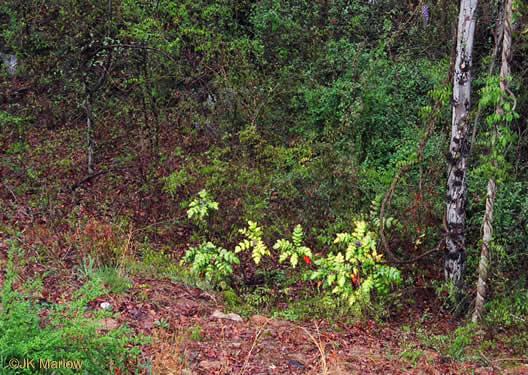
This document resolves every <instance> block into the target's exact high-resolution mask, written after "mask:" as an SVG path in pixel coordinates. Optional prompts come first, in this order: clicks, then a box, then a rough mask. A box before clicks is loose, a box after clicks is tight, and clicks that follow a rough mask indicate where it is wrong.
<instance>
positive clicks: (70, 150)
mask: <svg viewBox="0 0 528 375" xmlns="http://www.w3.org/2000/svg"><path fill="white" fill-rule="evenodd" d="M16 89H17V86H16V84H14V85H13V87H11V88H5V89H4V90H5V91H6V93H4V97H5V98H10V97H11V96H12V95H11V94H10V93H9V92H7V91H9V90H10V91H13V92H14V91H16ZM28 95H29V94H28ZM33 95H34V96H35V98H36V97H38V93H33ZM35 98H33V100H37V101H38V99H35ZM17 100H18V99H17ZM42 108H45V105H44V104H43V105H42ZM49 116H50V115H49V113H48V112H46V111H45V110H43V112H42V113H40V114H37V116H36V117H37V120H35V123H37V124H40V125H39V126H36V127H33V128H29V129H26V130H24V131H23V134H22V133H21V131H20V129H19V132H18V133H17V131H13V130H12V129H3V130H2V133H3V134H2V139H1V140H2V143H1V144H0V146H1V147H0V151H1V153H2V163H1V165H0V181H2V185H1V188H0V208H1V210H0V262H1V264H2V267H3V268H5V266H6V264H7V257H8V251H9V247H10V246H9V244H8V240H9V239H13V238H16V239H17V240H18V241H19V243H20V244H21V247H23V249H24V252H23V254H22V255H21V257H20V258H19V259H18V261H17V266H16V267H17V273H18V277H19V282H18V284H17V285H18V286H20V285H21V284H22V283H23V281H25V280H30V279H32V278H35V277H40V278H41V280H42V283H43V286H42V290H41V291H40V292H39V295H38V296H37V297H38V298H39V299H40V300H41V301H46V302H47V303H51V304H56V303H64V302H65V301H69V300H71V299H72V296H73V295H74V292H75V291H76V290H78V289H79V288H80V287H81V285H82V284H83V282H82V280H81V279H80V278H79V277H78V275H79V266H80V262H81V260H82V259H83V257H84V256H86V255H88V254H94V256H96V257H98V258H99V259H109V258H112V257H114V258H115V256H116V249H119V251H120V252H119V253H118V259H117V261H119V260H120V259H121V258H119V257H122V259H125V258H127V257H130V258H134V257H136V255H135V254H137V253H138V249H139V248H140V247H141V246H143V245H142V244H141V243H142V242H141V241H143V238H142V236H143V235H144V234H145V233H146V232H147V229H152V228H154V227H156V226H158V224H159V223H162V222H165V223H169V226H172V229H171V231H170V232H168V231H167V230H166V229H164V228H166V227H167V226H163V225H159V230H156V231H154V232H150V234H151V237H152V238H155V239H156V240H157V241H158V242H159V243H163V242H164V241H165V239H166V238H168V237H170V239H171V241H170V242H167V241H165V242H166V243H169V244H170V245H169V246H168V247H166V248H165V249H166V250H167V248H169V247H170V248H179V250H178V251H179V253H178V254H177V255H178V257H181V255H182V251H184V250H185V245H188V243H186V241H188V240H189V237H190V232H191V230H190V228H189V226H188V225H185V224H178V225H175V224H174V222H175V221H174V220H172V219H171V214H172V215H173V214H174V211H172V212H171V211H170V209H169V208H167V206H170V205H171V204H172V203H170V202H169V203H163V202H168V199H167V197H163V196H160V194H161V193H160V192H159V191H149V190H148V189H147V190H145V189H143V188H142V187H143V186H145V185H146V184H147V177H148V178H152V176H147V177H145V176H146V172H145V171H147V170H148V166H149V165H151V161H150V160H148V158H137V159H134V158H132V160H133V164H134V165H132V166H131V165H125V166H118V167H113V166H115V165H117V163H118V162H120V161H123V160H124V161H123V163H125V164H126V157H122V155H126V152H127V150H126V147H140V148H142V147H144V148H145V149H146V148H147V146H146V145H145V144H144V143H145V142H143V143H142V140H141V134H139V136H138V138H137V139H135V140H134V139H133V138H132V137H131V136H130V133H128V132H127V128H126V125H123V129H124V131H123V132H122V133H121V134H118V135H115V134H114V135H109V134H106V135H105V136H104V137H103V135H102V134H99V135H100V137H101V138H102V139H110V140H111V141H108V143H107V144H105V145H103V146H101V148H100V152H101V154H104V157H100V158H99V159H98V163H99V165H107V167H108V166H111V167H109V168H108V169H107V170H106V171H107V172H104V170H101V171H103V172H104V173H101V175H100V177H98V178H93V179H90V180H83V176H84V175H85V173H84V160H85V152H84V146H83V145H84V135H83V132H82V129H83V124H82V123H78V124H77V125H74V126H70V127H66V126H65V127H64V128H59V129H57V128H52V127H47V126H48V125H49V121H46V119H47V117H49ZM80 117H82V116H80ZM50 121H51V120H50ZM55 121H56V120H55ZM104 129H105V128H104V127H101V129H100V131H101V133H102V132H104V131H105V130H104ZM120 137H121V138H120ZM161 140H162V142H165V143H164V144H166V145H167V148H170V147H172V145H171V144H170V143H171V142H173V143H174V142H175V143H177V144H179V145H180V146H182V148H183V149H184V151H186V147H187V143H186V142H187V141H188V139H187V138H182V139H176V137H174V133H173V132H172V130H171V129H167V132H166V136H165V137H164V136H163V134H162V136H161ZM136 141H137V142H136ZM118 144H119V145H120V148H119V150H120V151H119V152H118V151H116V150H117V149H118V148H117V146H116V145H118ZM188 147H197V146H196V144H194V145H192V144H191V145H188ZM103 151H104V152H103ZM142 151H145V150H139V151H138V150H136V152H137V154H141V152H142ZM131 154H132V153H131ZM137 154H136V155H137ZM144 154H148V152H146V151H145V152H144ZM175 160H176V159H171V158H170V157H169V159H168V161H167V163H166V166H165V167H161V168H159V169H158V171H157V172H159V175H158V176H156V177H160V176H163V175H166V174H167V170H173V169H174V168H176V164H177V161H175ZM164 168H165V170H164ZM75 182H77V183H79V182H80V183H79V184H78V186H77V187H76V188H72V187H73V186H74V183H75ZM163 204H165V205H166V206H163ZM122 217H128V218H133V219H132V220H129V222H128V223H129V226H128V225H127V226H125V227H124V228H123V226H121V225H120V224H118V223H119V221H120V219H121V218H122ZM151 218H153V219H152V220H156V221H149V220H150V219H151ZM182 221H183V220H182ZM131 223H133V225H132V224H131ZM129 227H130V230H129ZM131 239H132V243H131ZM143 250H144V249H143ZM168 251H169V252H170V249H169V250H168ZM144 253H145V252H144ZM143 255H144V254H143ZM24 257H25V258H24ZM114 260H115V259H114ZM76 267H77V268H76ZM128 277H129V282H130V284H129V286H128V287H127V290H126V292H122V293H109V294H107V295H105V296H102V297H99V298H97V299H96V300H94V301H92V302H91V303H90V309H92V310H100V309H101V308H102V307H101V304H102V303H103V302H107V303H109V304H110V306H111V307H112V309H113V311H114V312H116V313H117V314H116V315H115V317H112V318H106V319H104V320H103V321H102V322H101V331H102V332H104V331H105V330H112V329H116V328H117V327H119V326H121V325H123V324H127V325H128V326H129V327H131V328H132V329H133V330H134V332H135V333H136V335H141V334H143V335H146V336H149V337H151V338H152V342H151V343H149V344H146V345H143V346H141V351H142V356H141V358H143V359H148V360H150V361H151V363H152V369H153V373H155V374H160V375H161V374H221V375H225V374H252V375H257V374H380V373H383V374H503V373H510V374H528V365H526V364H523V363H527V358H526V356H522V355H519V354H518V353H515V352H514V351H512V350H511V349H509V346H507V345H503V344H504V342H505V341H507V337H508V334H507V333H505V334H504V335H503V333H500V334H497V332H491V331H478V332H476V333H474V334H472V335H469V334H468V333H467V332H466V333H459V336H457V334H456V333H455V332H456V330H457V328H458V327H460V326H461V325H462V324H463V323H461V322H460V319H458V318H455V317H453V316H452V315H450V314H449V313H448V312H446V311H444V310H443V308H442V307H441V302H440V301H439V299H438V297H437V296H436V294H435V293H434V288H432V287H430V286H428V287H425V286H417V287H416V289H414V290H413V291H412V300H414V301H418V302H417V303H412V302H405V306H404V307H403V309H402V311H400V312H399V314H397V315H395V316H392V317H391V319H390V320H385V321H374V320H357V321H356V322H355V323H350V321H349V320H348V321H347V320H345V319H340V318H336V319H331V320H330V319H326V318H319V319H304V318H303V319H297V320H293V321H290V320H280V319H272V318H269V317H267V316H265V315H266V314H265V313H264V312H261V313H255V312H254V311H252V312H247V313H243V312H241V311H240V310H236V311H237V312H239V313H240V314H241V315H242V316H240V315H236V314H234V315H222V314H224V313H225V314H228V313H230V312H232V310H233V309H232V308H229V307H226V306H227V304H226V303H225V301H224V299H223V297H222V296H221V295H220V294H217V293H215V292H212V291H206V290H201V289H198V288H195V287H190V286H189V285H188V284H185V283H181V282H178V281H174V279H169V278H166V277H162V276H158V277H156V276H155V274H154V273H153V274H152V276H151V277H145V276H143V274H142V273H141V272H139V273H133V272H131V273H130V274H129V275H128ZM4 279H5V272H3V273H2V274H1V275H0V281H1V282H2V283H3V281H4ZM260 314H262V315H260ZM268 315H269V314H268ZM464 335H467V336H470V338H469V339H468V338H467V337H465V336H464ZM457 339H458V341H457ZM466 339H468V340H469V343H468V342H467V340H466ZM501 340H502V341H501ZM460 342H462V344H460ZM484 342H489V343H490V345H489V346H490V348H491V349H490V350H489V351H483V349H482V348H483V346H482V345H481V344H482V343H484ZM457 343H458V344H457ZM456 345H459V348H458V349H460V350H458V349H457V348H456ZM457 350H458V351H457ZM455 352H456V353H458V355H457V357H458V358H454V356H453V355H449V353H451V354H453V353H455ZM455 359H456V360H455ZM116 374H117V373H116Z"/></svg>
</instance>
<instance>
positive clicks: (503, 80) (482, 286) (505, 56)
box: [471, 0, 513, 322]
mask: <svg viewBox="0 0 528 375" xmlns="http://www.w3.org/2000/svg"><path fill="white" fill-rule="evenodd" d="M512 13H513V12H512V0H506V3H505V4H504V23H503V25H504V26H503V33H504V36H503V39H502V59H501V60H502V63H501V70H500V87H501V90H502V91H503V93H506V91H507V90H508V80H509V79H510V60H511V42H512V36H511V20H512ZM495 112H496V113H497V114H499V115H502V114H503V112H504V111H503V110H502V107H501V106H500V105H498V106H497V107H496V109H495ZM497 136H498V133H497V126H496V125H494V126H493V136H492V142H491V147H492V148H494V147H495V139H496V138H497ZM492 165H493V167H495V168H497V160H496V159H494V160H492ZM496 192H497V183H496V181H495V179H494V178H493V177H491V178H490V179H489V181H488V190H487V197H486V212H485V214H484V219H483V223H482V231H483V232H482V248H481V250H480V263H479V278H478V281H477V296H476V298H475V309H474V310H473V316H472V317H471V320H472V321H473V322H476V321H478V320H479V319H480V316H481V315H482V310H483V308H484V299H485V298H486V283H487V281H488V270H489V263H490V243H491V239H492V237H493V208H494V205H495V195H496Z"/></svg>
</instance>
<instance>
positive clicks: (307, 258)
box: [304, 255, 312, 264]
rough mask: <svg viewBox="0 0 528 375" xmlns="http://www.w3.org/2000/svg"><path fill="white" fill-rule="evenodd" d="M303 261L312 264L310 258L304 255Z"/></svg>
mask: <svg viewBox="0 0 528 375" xmlns="http://www.w3.org/2000/svg"><path fill="white" fill-rule="evenodd" d="M304 261H305V262H306V264H312V260H311V259H310V257H308V256H306V255H305V256H304Z"/></svg>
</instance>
